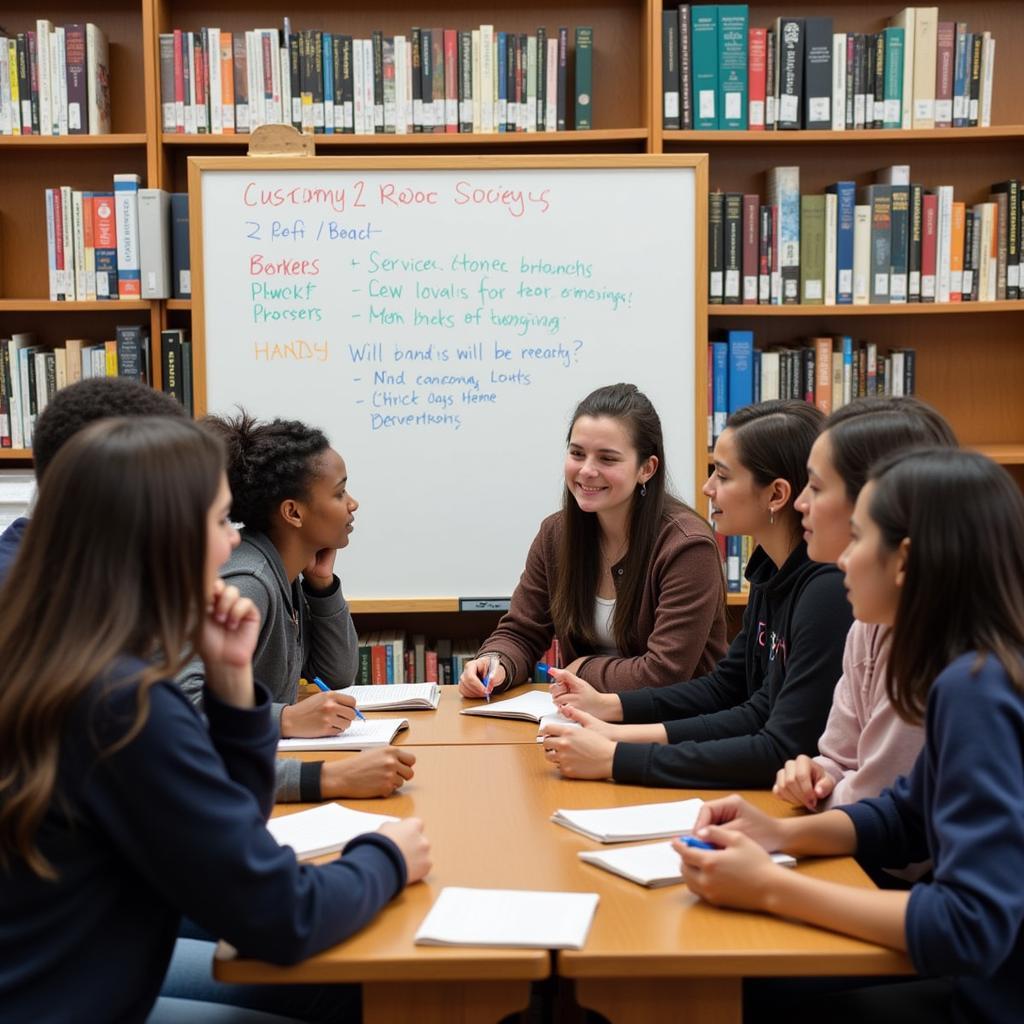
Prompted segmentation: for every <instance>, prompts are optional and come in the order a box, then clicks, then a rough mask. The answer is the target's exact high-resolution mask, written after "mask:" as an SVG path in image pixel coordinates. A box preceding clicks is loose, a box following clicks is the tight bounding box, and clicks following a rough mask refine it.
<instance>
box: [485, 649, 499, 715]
mask: <svg viewBox="0 0 1024 1024" xmlns="http://www.w3.org/2000/svg"><path fill="white" fill-rule="evenodd" d="M500 664H501V661H500V659H499V658H498V656H497V655H496V654H492V655H491V658H490V661H489V662H488V664H487V674H486V675H485V676H484V697H486V698H487V703H488V704H490V702H491V676H493V675H494V673H495V672H497V670H498V666H499V665H500Z"/></svg>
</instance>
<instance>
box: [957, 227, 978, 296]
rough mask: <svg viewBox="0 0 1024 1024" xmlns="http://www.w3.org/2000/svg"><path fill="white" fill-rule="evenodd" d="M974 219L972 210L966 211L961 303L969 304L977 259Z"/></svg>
mask: <svg viewBox="0 0 1024 1024" xmlns="http://www.w3.org/2000/svg"><path fill="white" fill-rule="evenodd" d="M975 223H976V217H975V214H974V210H973V209H971V210H966V211H965V216H964V271H963V278H962V280H961V286H962V287H961V294H960V301H961V302H970V301H971V298H972V294H971V293H972V289H973V288H974V267H975V260H976V259H977V255H976V254H977V245H976V241H975V230H974V228H975Z"/></svg>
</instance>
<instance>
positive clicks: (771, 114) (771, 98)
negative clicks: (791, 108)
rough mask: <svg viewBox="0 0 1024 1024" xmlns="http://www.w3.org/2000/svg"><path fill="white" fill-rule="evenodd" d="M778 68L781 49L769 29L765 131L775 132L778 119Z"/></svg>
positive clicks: (766, 40) (767, 39)
mask: <svg viewBox="0 0 1024 1024" xmlns="http://www.w3.org/2000/svg"><path fill="white" fill-rule="evenodd" d="M778 66H779V47H778V43H777V41H776V37H775V30H774V29H768V30H767V31H766V32H765V34H764V127H765V131H775V127H776V125H775V122H776V120H777V117H778V105H779V99H778Z"/></svg>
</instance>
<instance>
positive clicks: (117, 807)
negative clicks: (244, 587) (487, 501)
mask: <svg viewBox="0 0 1024 1024" xmlns="http://www.w3.org/2000/svg"><path fill="white" fill-rule="evenodd" d="M230 504H231V494H230V491H229V489H228V486H227V480H226V478H225V475H224V451H223V448H222V446H221V445H220V443H219V442H218V441H217V440H216V439H215V438H214V437H212V436H211V435H210V434H208V433H206V432H205V431H203V430H202V429H201V428H200V427H198V426H196V425H195V424H192V423H190V422H187V421H184V420H175V419H167V418H164V419H152V418H146V417H140V418H135V419H132V420H104V421H101V422H98V423H95V424H93V425H92V426H90V427H87V428H86V429H84V430H82V431H80V432H79V433H78V434H76V435H75V436H74V437H73V438H72V439H71V440H70V441H68V442H67V443H66V444H65V445H64V446H63V447H62V448H61V450H60V451H59V452H58V454H57V456H56V457H55V458H54V460H53V462H52V464H51V465H50V466H49V468H48V469H47V472H46V475H45V477H44V478H43V480H42V483H41V487H40V492H39V500H38V505H37V509H36V512H35V514H34V515H33V517H32V520H31V522H30V523H29V525H28V527H27V529H26V531H25V535H24V538H23V540H22V542H21V544H20V546H19V551H18V556H17V559H16V562H15V564H14V566H13V568H12V570H11V573H10V575H9V577H8V579H7V582H6V583H5V585H4V586H3V588H2V589H0V906H3V908H4V909H3V925H2V927H0V1007H3V1014H4V1015H5V1016H9V1017H10V1019H12V1020H47V1021H54V1022H62V1021H68V1022H70V1021H73V1020H81V1019H83V1016H84V1017H86V1018H89V1019H100V1018H102V1019H103V1020H106V1021H119V1022H120V1021H143V1020H145V1019H146V1017H147V1014H148V1013H149V1011H150V1009H151V1007H152V1005H153V1003H154V1001H155V1000H156V998H157V994H158V992H159V989H160V985H161V980H162V978H163V975H164V971H165V969H166V967H167V964H168V960H169V958H170V955H171V949H172V946H173V944H174V939H175V935H176V933H177V930H178V925H179V921H180V919H181V915H182V914H183V913H185V914H188V915H189V916H190V917H191V918H192V919H194V920H195V921H196V922H198V923H199V924H200V925H201V926H202V927H204V928H206V929H208V930H209V931H210V932H212V933H213V934H216V935H220V936H223V937H224V938H226V939H227V940H228V941H230V942H231V943H232V944H233V945H235V946H236V947H237V948H239V949H240V950H243V951H245V952H246V953H248V954H249V955H253V956H257V957H260V958H262V959H267V960H271V961H275V962H278V963H286V962H294V961H296V960H299V959H302V958H303V957H306V956H309V955H310V954H312V953H315V952H317V951H319V950H321V949H323V948H325V947H326V946H329V945H331V944H333V943H336V942H338V941H340V940H341V939H343V938H345V937H346V936H348V935H349V934H351V933H352V932H354V931H355V930H357V929H358V928H360V927H362V926H363V925H364V924H365V923H366V922H368V921H369V920H370V919H371V918H372V917H373V916H374V915H375V914H376V913H377V911H378V910H379V909H380V908H381V907H382V906H383V905H384V904H385V903H387V902H388V901H389V900H390V899H391V898H392V897H393V896H394V895H396V893H398V892H399V891H400V890H401V889H402V888H403V887H404V885H405V884H406V883H407V882H412V881H416V880H418V879H419V878H422V877H423V875H424V874H425V873H426V871H427V869H428V867H429V860H428V853H427V846H426V842H425V840H424V839H423V837H422V833H421V830H420V824H419V822H417V821H415V820H413V819H410V820H407V821H404V822H400V823H397V824H394V825H390V826H385V828H384V829H382V830H381V832H380V833H376V834H374V835H372V836H361V837H359V838H357V839H356V840H353V842H352V843H351V844H349V846H348V847H347V848H346V852H345V857H344V859H339V860H335V861H333V862H332V863H330V864H327V865H324V866H322V867H308V866H300V865H299V864H298V863H297V862H296V860H295V856H294V854H293V852H292V851H291V850H289V849H287V848H282V847H280V846H278V845H277V843H276V842H275V841H274V839H273V838H272V837H271V835H270V834H269V833H268V832H267V830H266V828H265V825H264V822H265V819H266V816H267V814H268V813H269V810H270V807H271V805H272V803H273V794H274V753H275V749H276V745H277V740H278V736H279V730H278V727H277V723H276V722H275V721H274V720H273V719H272V717H271V710H270V697H269V694H268V693H267V691H266V690H265V689H264V688H263V687H262V686H261V685H259V684H254V682H253V676H252V664H251V662H252V652H253V647H254V644H255V642H256V636H257V634H258V631H259V621H258V615H257V614H256V611H255V608H254V606H253V605H252V603H251V602H250V601H248V600H246V599H244V598H241V597H240V596H239V594H238V592H237V590H235V589H234V588H231V587H227V586H225V585H224V583H223V582H222V581H221V580H220V579H219V577H218V569H219V567H220V565H221V564H222V563H223V562H224V561H225V560H226V559H227V557H228V554H229V553H230V551H231V549H232V547H233V546H234V545H235V544H237V542H238V534H237V532H236V531H235V530H234V528H233V527H232V525H231V523H230V521H229V519H228V510H229V508H230ZM192 650H195V651H197V652H198V653H199V654H200V656H201V657H202V658H203V660H204V662H205V666H206V694H205V702H204V706H205V711H206V717H207V721H208V727H207V725H206V724H204V722H203V720H202V718H201V717H200V716H199V714H198V713H197V712H196V710H195V709H194V708H193V707H192V705H191V704H190V703H189V701H188V700H187V698H186V697H185V695H184V694H183V693H182V691H181V690H180V688H179V687H178V686H177V685H176V684H175V683H174V682H173V679H174V674H175V672H176V671H177V669H178V668H180V666H181V663H182V660H183V659H184V658H185V657H187V656H188V654H189V653H190V652H191V651H192ZM55 979H56V980H57V981H56V983H55ZM196 1009H197V1010H198V1007H197V1008H196ZM195 1019H202V1018H201V1016H200V1017H196V1018H195Z"/></svg>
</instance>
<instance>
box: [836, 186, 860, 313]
mask: <svg viewBox="0 0 1024 1024" xmlns="http://www.w3.org/2000/svg"><path fill="white" fill-rule="evenodd" d="M829 191H830V192H835V195H836V286H835V287H836V304H837V305H840V306H848V305H851V304H852V303H853V229H854V212H855V208H856V205H857V188H856V185H855V184H854V183H853V182H852V181H839V182H836V183H835V184H834V185H830V186H829Z"/></svg>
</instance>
